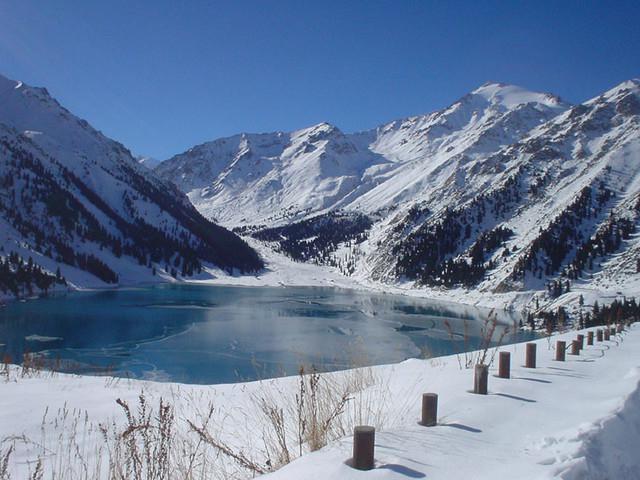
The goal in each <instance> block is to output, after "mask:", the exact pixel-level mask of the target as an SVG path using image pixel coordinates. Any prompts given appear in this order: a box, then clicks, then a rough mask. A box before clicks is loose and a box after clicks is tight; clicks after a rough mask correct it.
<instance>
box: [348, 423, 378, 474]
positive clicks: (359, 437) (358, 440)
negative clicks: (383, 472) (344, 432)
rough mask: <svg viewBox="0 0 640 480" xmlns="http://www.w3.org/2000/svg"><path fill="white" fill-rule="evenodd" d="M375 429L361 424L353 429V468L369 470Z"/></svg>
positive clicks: (371, 466) (371, 464)
mask: <svg viewBox="0 0 640 480" xmlns="http://www.w3.org/2000/svg"><path fill="white" fill-rule="evenodd" d="M375 441H376V429H375V428H374V427H369V426H367V425H361V426H358V427H355V428H354V429H353V468H357V469H358V470H371V469H372V468H373V448H374V445H375Z"/></svg>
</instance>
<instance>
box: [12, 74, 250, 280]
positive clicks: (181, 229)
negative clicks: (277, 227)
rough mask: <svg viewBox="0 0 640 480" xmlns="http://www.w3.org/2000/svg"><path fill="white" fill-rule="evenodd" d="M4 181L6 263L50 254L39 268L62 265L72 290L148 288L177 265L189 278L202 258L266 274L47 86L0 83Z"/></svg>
mask: <svg viewBox="0 0 640 480" xmlns="http://www.w3.org/2000/svg"><path fill="white" fill-rule="evenodd" d="M0 178H1V182H2V185H3V187H4V188H3V189H2V191H1V192H0V199H1V200H2V202H1V203H0V220H1V221H2V222H4V223H6V224H8V225H10V226H11V227H12V228H6V229H3V230H2V238H1V239H0V241H1V242H2V243H1V246H2V247H3V251H2V252H0V256H2V254H3V253H4V255H7V254H9V253H10V252H11V251H15V252H17V251H20V252H21V256H22V257H23V258H24V259H25V260H26V259H27V258H28V257H29V256H31V257H33V258H34V260H36V259H38V258H44V257H48V258H49V259H50V260H53V262H51V261H49V260H44V261H43V266H45V265H44V264H46V267H45V268H46V269H48V270H49V271H53V272H55V268H54V269H53V270H51V268H52V267H54V266H55V267H56V268H57V267H58V266H59V267H60V268H61V271H62V274H63V276H65V277H66V278H68V281H70V282H71V283H73V284H78V285H83V286H88V285H91V286H93V285H102V284H104V282H106V283H118V282H121V283H128V282H133V281H142V280H146V281H149V280H152V279H153V278H154V276H155V277H156V278H158V277H161V276H162V275H163V273H162V272H157V271H163V270H169V271H168V272H165V274H168V275H169V274H171V273H172V272H171V268H173V269H175V270H177V273H178V274H180V273H183V274H190V273H191V271H192V270H194V269H198V268H200V267H199V265H200V262H201V261H207V262H211V263H215V264H218V265H219V266H221V267H223V268H226V269H232V268H238V269H242V270H251V269H256V268H260V267H261V262H260V260H259V259H258V257H257V255H256V254H255V252H253V251H252V250H251V249H250V248H249V247H248V246H247V245H246V244H245V243H244V242H243V241H242V240H240V239H239V238H237V237H236V236H235V235H233V234H231V233H230V232H228V231H227V230H225V229H223V228H221V227H218V226H217V225H214V224H212V223H210V222H208V221H207V220H205V219H204V218H202V217H201V216H200V214H198V212H197V211H196V210H195V209H194V208H193V206H192V205H191V204H190V202H189V201H188V199H187V198H186V196H184V195H183V194H182V193H180V192H179V190H177V189H176V188H175V187H174V186H173V185H171V184H170V183H168V182H165V181H163V180H161V179H159V178H158V177H156V176H155V175H154V174H153V173H151V172H149V170H148V169H147V168H145V167H143V166H142V165H140V164H139V163H138V162H136V160H135V159H134V158H133V157H132V155H131V153H130V152H129V151H128V150H127V149H126V148H125V147H124V146H122V145H121V144H119V143H117V142H115V141H113V140H110V139H109V138H107V137H105V136H104V135H102V134H101V133H100V132H98V131H96V130H95V129H93V128H92V127H91V126H90V125H89V124H88V123H87V122H85V121H84V120H80V119H78V118H77V117H75V116H73V115H72V114H71V113H70V112H69V111H67V110H66V109H65V108H64V107H62V106H61V105H59V104H58V102H57V101H56V100H55V99H53V98H52V97H51V96H50V95H49V94H48V92H47V91H46V90H45V89H42V88H33V87H29V86H27V85H25V84H23V83H21V82H15V81H12V80H9V79H7V78H4V77H1V76H0ZM52 263H53V264H52ZM169 264H170V267H171V268H169V269H167V265H169ZM153 267H157V268H156V269H155V272H154V268H153ZM78 269H79V270H83V271H88V272H90V273H91V274H92V275H90V276H89V277H91V276H93V281H91V280H90V279H87V276H86V275H83V274H81V275H78V274H77V270H78ZM156 273H159V274H158V275H156Z"/></svg>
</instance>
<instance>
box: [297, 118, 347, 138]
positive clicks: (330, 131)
mask: <svg viewBox="0 0 640 480" xmlns="http://www.w3.org/2000/svg"><path fill="white" fill-rule="evenodd" d="M335 134H338V135H341V134H342V132H341V131H340V129H339V128H338V127H336V126H335V125H332V124H330V123H328V122H321V123H318V124H316V125H312V126H311V127H307V128H303V129H302V130H298V131H297V132H294V133H293V135H292V136H293V137H297V138H300V137H307V139H308V140H309V141H310V142H316V141H318V140H324V139H326V138H328V137H330V136H332V135H335Z"/></svg>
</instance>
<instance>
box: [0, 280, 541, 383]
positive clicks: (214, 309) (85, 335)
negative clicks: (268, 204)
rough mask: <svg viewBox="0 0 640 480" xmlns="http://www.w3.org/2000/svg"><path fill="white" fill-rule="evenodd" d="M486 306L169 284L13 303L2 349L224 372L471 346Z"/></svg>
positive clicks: (217, 379) (247, 376)
mask: <svg viewBox="0 0 640 480" xmlns="http://www.w3.org/2000/svg"><path fill="white" fill-rule="evenodd" d="M488 313H489V312H487V311H482V310H478V309H475V308H473V307H466V306H457V305H453V304H441V303H435V302H433V301H427V300H423V299H411V298H407V297H403V296H395V295H383V294H372V293H363V292H356V291H350V290H341V289H332V288H312V287H286V288H285V287H219V286H216V287H210V286H197V285H161V286H153V287H145V288H136V289H122V290H110V291H100V292H83V293H72V294H68V295H64V296H59V297H55V298H44V299H38V300H35V301H28V302H13V303H10V304H9V305H7V306H5V307H3V308H0V344H3V345H4V346H2V347H0V352H3V353H4V354H8V355H10V356H11V358H12V359H14V361H16V359H21V358H22V355H23V353H25V352H30V353H38V355H42V356H45V357H47V358H48V359H49V361H51V362H53V361H54V359H60V360H62V362H61V363H60V365H58V368H60V369H62V370H71V371H74V372H79V373H90V372H94V373H96V372H101V373H104V369H108V372H109V373H112V374H115V375H118V376H131V377H136V378H146V379H153V380H161V381H177V382H184V383H202V384H205V383H228V382H237V381H244V380H253V379H257V378H265V377H273V376H279V375H284V374H294V373H296V372H297V371H298V369H299V367H300V365H306V366H307V367H309V366H310V365H313V366H315V367H316V368H317V369H319V370H337V369H342V368H347V367H349V366H361V365H375V364H383V363H391V362H398V361H402V360H404V359H406V358H410V357H420V356H424V355H429V356H439V355H446V354H451V353H457V352H461V351H464V350H472V349H475V348H477V347H478V345H479V342H480V335H481V328H482V327H483V325H484V320H486V318H487V315H488ZM498 319H499V321H500V322H501V325H502V326H501V327H500V328H499V329H498V331H497V332H496V335H495V337H496V339H497V336H498V335H500V334H501V330H502V329H503V328H505V327H506V326H508V327H509V330H510V333H508V334H507V335H506V336H505V337H504V339H503V342H504V343H513V342H519V341H524V340H527V339H529V338H532V334H530V333H525V332H519V331H517V328H514V322H515V324H517V323H518V322H519V321H520V317H519V316H518V315H515V314H514V315H512V316H510V315H509V314H507V313H504V312H502V313H500V314H499V316H498ZM465 332H466V337H467V340H465V339H464V337H465ZM56 361H57V360H56Z"/></svg>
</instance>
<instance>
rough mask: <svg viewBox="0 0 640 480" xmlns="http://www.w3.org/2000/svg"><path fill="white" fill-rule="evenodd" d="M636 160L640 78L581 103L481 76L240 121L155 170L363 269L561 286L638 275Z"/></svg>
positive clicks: (428, 278) (396, 275) (204, 209)
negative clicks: (246, 127) (317, 119)
mask: <svg viewBox="0 0 640 480" xmlns="http://www.w3.org/2000/svg"><path fill="white" fill-rule="evenodd" d="M639 166H640V81H638V80H637V79H634V80H630V81H626V82H623V83H621V84H620V85H618V86H616V87H614V88H612V89H610V90H608V91H606V92H604V93H603V94H601V95H599V96H597V97H595V98H593V99H591V100H588V101H586V102H584V103H582V104H578V105H572V104H569V103H567V102H565V101H563V100H562V99H560V98H559V97H557V96H555V95H552V94H548V93H537V92H531V91H528V90H526V89H523V88H520V87H517V86H513V85H505V84H500V83H492V82H490V83H486V84H484V85H482V86H481V87H479V88H478V89H476V90H474V91H473V92H471V93H469V94H467V95H465V96H464V97H462V98H460V99H459V100H458V101H456V102H454V103H453V104H452V105H450V106H448V107H447V108H444V109H442V110H440V111H436V112H433V113H430V114H427V115H421V116H415V117H409V118H405V119H401V120H396V121H393V122H390V123H388V124H385V125H381V126H380V127H378V128H375V129H372V130H369V131H364V132H358V133H353V134H348V133H343V132H341V131H340V130H339V129H338V128H337V127H335V126H333V125H330V124H328V123H321V124H319V125H315V126H313V127H310V128H305V129H302V130H298V131H295V132H274V133H266V134H240V135H236V136H233V137H228V138H222V139H218V140H215V141H212V142H207V143H204V144H202V145H198V146H195V147H193V148H191V149H189V150H188V151H186V152H184V153H182V154H179V155H176V156H174V157H172V158H170V159H168V160H166V161H164V162H162V163H160V164H159V165H158V166H157V167H156V168H155V172H156V173H157V174H158V175H159V176H160V177H161V178H163V179H165V180H167V181H172V182H174V183H175V184H176V185H177V186H178V188H180V189H181V190H182V191H183V192H184V193H185V194H186V195H187V196H188V197H189V199H190V200H191V202H192V203H193V204H194V205H195V207H196V208H197V209H198V210H199V211H200V212H201V213H202V214H203V215H204V216H205V217H207V218H210V219H215V220H216V221H219V222H220V223H221V224H222V225H224V226H226V227H228V228H233V229H235V231H236V232H238V233H241V234H242V235H247V236H250V237H253V238H254V239H256V240H257V241H259V242H262V243H264V244H266V245H268V246H269V247H270V248H272V249H275V250H276V251H279V252H282V253H285V254H287V255H288V256H290V257H292V258H293V259H295V260H297V261H304V262H313V263H317V264H324V265H331V266H334V267H337V268H339V269H340V271H341V272H342V273H344V274H346V275H349V276H352V277H354V278H355V279H357V280H358V281H361V282H375V283H378V284H394V285H405V286H409V287H410V288H427V289H431V290H432V291H433V290H434V289H435V290H442V289H445V290H451V289H453V290H459V291H463V292H469V291H472V292H474V293H475V294H476V296H477V295H487V294H492V295H500V294H503V293H509V294H510V295H511V297H512V298H513V297H514V296H517V295H520V294H521V293H522V292H528V294H529V298H532V297H531V293H532V292H539V293H540V294H541V295H542V296H543V297H544V298H546V299H554V298H557V297H560V296H562V295H563V294H565V293H567V292H570V291H571V289H572V285H573V284H576V283H577V284H580V285H582V286H583V287H585V288H594V289H613V290H616V291H617V290H619V289H620V288H622V287H624V286H625V285H627V286H628V285H631V284H632V283H633V284H634V285H635V284H636V283H635V282H637V277H638V275H637V272H638V269H639V268H640V260H639V258H640V255H639V252H640V244H639V243H638V240H637V238H638V236H637V234H636V231H637V224H638V216H639V213H640V175H639V173H640V168H639ZM538 297H540V295H538Z"/></svg>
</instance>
